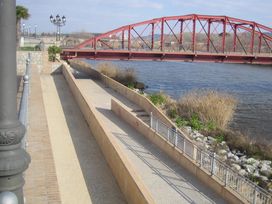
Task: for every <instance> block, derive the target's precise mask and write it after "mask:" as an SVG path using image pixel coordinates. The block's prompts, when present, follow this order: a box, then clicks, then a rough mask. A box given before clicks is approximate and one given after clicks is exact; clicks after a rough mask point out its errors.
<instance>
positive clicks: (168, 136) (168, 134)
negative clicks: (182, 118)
mask: <svg viewBox="0 0 272 204" xmlns="http://www.w3.org/2000/svg"><path fill="white" fill-rule="evenodd" d="M169 139H170V131H169V128H167V141H168V142H169Z"/></svg>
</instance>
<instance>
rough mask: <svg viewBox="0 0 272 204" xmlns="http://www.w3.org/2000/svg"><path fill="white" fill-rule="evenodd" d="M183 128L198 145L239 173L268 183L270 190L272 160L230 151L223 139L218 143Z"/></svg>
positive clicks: (271, 188) (271, 189) (271, 190)
mask: <svg viewBox="0 0 272 204" xmlns="http://www.w3.org/2000/svg"><path fill="white" fill-rule="evenodd" d="M185 129H186V131H187V132H188V134H189V135H190V137H191V138H193V139H194V141H195V142H196V143H198V145H200V146H202V147H203V148H204V149H206V150H209V151H212V152H215V153H216V157H218V158H220V159H221V160H222V161H224V162H226V163H227V164H229V165H230V166H231V167H232V168H233V169H234V170H236V171H237V172H239V174H240V175H242V176H246V177H248V178H252V179H253V180H256V181H257V180H258V181H262V182H266V183H268V186H269V191H270V192H272V161H269V160H258V159H254V158H252V157H248V156H247V155H246V154H245V153H242V152H239V151H236V150H232V151H231V150H230V148H229V146H228V145H227V144H226V142H225V141H222V142H221V143H218V142H217V141H216V139H215V138H213V137H210V136H207V137H206V136H204V135H202V134H200V133H199V132H198V131H196V130H192V128H191V127H189V126H186V127H185Z"/></svg>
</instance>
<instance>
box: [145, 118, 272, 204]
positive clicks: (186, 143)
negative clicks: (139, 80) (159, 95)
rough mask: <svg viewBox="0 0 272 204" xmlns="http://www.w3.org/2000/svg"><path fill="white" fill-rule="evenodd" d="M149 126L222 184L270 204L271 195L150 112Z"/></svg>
mask: <svg viewBox="0 0 272 204" xmlns="http://www.w3.org/2000/svg"><path fill="white" fill-rule="evenodd" d="M150 127H151V128H152V129H153V130H154V131H155V132H156V133H158V134H159V135H160V136H162V137H163V138H164V139H166V140H167V141H168V142H170V143H171V144H172V145H173V146H174V147H175V148H176V149H178V150H180V151H181V152H182V154H184V155H186V156H187V157H189V158H190V159H191V160H192V161H193V162H195V163H196V164H197V165H198V166H199V167H200V168H201V169H202V170H204V171H205V172H206V173H207V174H210V175H211V176H214V177H216V178H217V179H218V180H219V181H220V182H221V183H222V185H224V186H225V187H229V188H231V189H232V190H234V191H235V192H236V193H238V194H239V195H240V196H241V197H242V198H243V199H245V200H247V201H248V202H249V203H252V204H272V195H271V194H270V193H269V192H267V191H266V190H265V189H263V188H261V187H259V186H257V185H256V184H255V183H253V182H252V181H250V180H249V179H247V178H246V177H244V176H241V175H239V174H238V172H236V171H234V170H233V169H231V168H230V166H228V165H226V164H225V163H223V162H222V161H221V160H220V159H219V158H218V157H217V156H216V154H215V153H212V152H210V151H207V150H204V149H203V148H201V147H200V146H198V145H196V144H194V143H192V142H191V141H190V140H188V139H187V138H186V137H185V136H184V135H182V134H181V133H179V132H178V131H177V130H176V129H175V128H174V127H169V126H167V125H166V124H164V123H163V122H161V121H160V120H159V119H157V118H156V117H154V116H153V115H152V113H151V116H150Z"/></svg>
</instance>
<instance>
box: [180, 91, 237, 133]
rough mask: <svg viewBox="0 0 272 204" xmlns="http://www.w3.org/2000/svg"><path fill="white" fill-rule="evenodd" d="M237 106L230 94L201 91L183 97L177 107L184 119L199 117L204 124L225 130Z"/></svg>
mask: <svg viewBox="0 0 272 204" xmlns="http://www.w3.org/2000/svg"><path fill="white" fill-rule="evenodd" d="M236 105H237V101H236V100H235V99H234V98H233V97H232V96H230V95H228V94H222V93H219V92H216V91H200V90H199V91H192V92H190V93H188V94H186V95H185V96H183V97H182V98H181V99H180V100H179V102H178V105H177V106H178V114H179V115H180V116H182V117H184V118H187V119H191V118H193V116H194V115H197V117H198V119H199V120H200V121H201V122H202V123H203V124H208V123H210V124H213V125H215V126H216V127H218V128H222V129H224V128H226V127H227V125H228V123H229V122H230V121H231V120H232V117H233V114H234V111H235V108H236ZM194 117H195V116H194ZM194 119H196V118H194Z"/></svg>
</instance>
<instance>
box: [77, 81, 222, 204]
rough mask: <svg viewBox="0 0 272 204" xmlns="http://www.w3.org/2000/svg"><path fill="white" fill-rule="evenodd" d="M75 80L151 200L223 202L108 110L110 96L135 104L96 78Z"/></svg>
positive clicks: (132, 107) (133, 106)
mask: <svg viewBox="0 0 272 204" xmlns="http://www.w3.org/2000/svg"><path fill="white" fill-rule="evenodd" d="M77 84H78V86H79V89H80V91H81V92H82V94H83V95H84V97H85V98H86V100H87V102H88V103H90V104H92V105H93V106H95V107H96V109H97V111H98V112H99V115H100V117H101V118H102V119H103V122H104V123H103V124H104V125H106V126H107V127H106V128H107V129H108V130H110V132H111V133H112V135H114V137H115V139H116V141H118V143H119V145H120V147H121V148H122V150H123V151H124V152H125V153H126V156H127V157H128V159H129V160H130V161H131V163H132V164H133V167H134V168H135V170H136V172H137V173H138V175H139V176H140V177H141V179H142V181H143V183H144V184H145V186H146V187H147V188H148V190H149V191H150V192H151V194H152V197H153V199H154V200H155V203H162V204H164V203H226V201H225V200H223V199H222V198H221V196H220V195H218V194H216V193H215V192H214V191H212V190H211V189H209V188H207V187H206V186H205V185H203V184H202V183H201V182H200V181H198V180H197V179H196V178H195V177H194V176H192V175H191V174H190V173H189V172H187V170H186V169H185V168H182V167H181V166H180V165H178V164H177V163H176V162H175V161H173V160H172V159H171V158H169V157H168V156H166V155H165V154H164V153H163V152H161V151H160V150H159V149H158V148H157V147H156V146H155V145H153V144H152V143H151V142H149V141H148V140H147V139H146V138H145V137H144V136H143V135H141V134H139V133H138V132H137V130H136V129H133V128H132V127H131V126H129V125H128V124H127V123H126V122H125V121H123V120H122V119H120V118H119V117H117V116H116V115H115V114H114V113H113V112H112V111H111V99H112V98H113V99H115V100H117V101H119V102H121V103H123V104H124V105H125V106H127V108H128V109H131V110H132V109H135V110H138V109H140V108H139V107H137V106H136V105H135V104H133V103H132V102H130V101H128V100H127V99H126V98H125V97H123V96H121V95H119V94H118V93H116V92H115V91H113V90H111V89H110V88H107V87H105V86H104V85H103V84H101V83H100V82H99V81H94V80H92V79H77Z"/></svg>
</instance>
